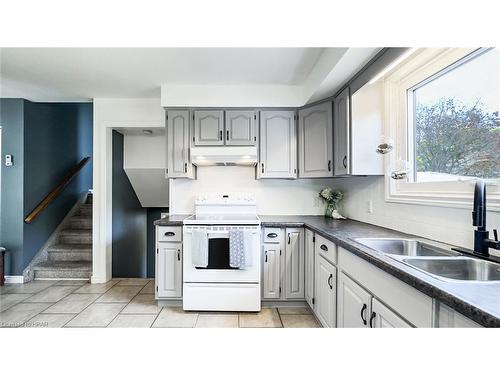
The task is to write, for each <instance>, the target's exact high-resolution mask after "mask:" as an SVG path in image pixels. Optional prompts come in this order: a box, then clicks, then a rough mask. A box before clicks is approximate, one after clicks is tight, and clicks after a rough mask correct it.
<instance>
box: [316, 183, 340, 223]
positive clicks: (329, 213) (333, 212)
mask: <svg viewBox="0 0 500 375" xmlns="http://www.w3.org/2000/svg"><path fill="white" fill-rule="evenodd" d="M319 196H320V197H321V198H322V199H323V200H324V201H325V203H326V208H325V216H326V217H331V218H333V219H345V217H343V216H342V215H341V214H339V212H338V208H339V203H340V201H341V200H342V198H344V194H343V193H342V192H341V191H340V190H333V189H331V188H324V189H323V190H321V191H320V192H319Z"/></svg>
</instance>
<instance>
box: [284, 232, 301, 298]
mask: <svg viewBox="0 0 500 375" xmlns="http://www.w3.org/2000/svg"><path fill="white" fill-rule="evenodd" d="M285 240H286V245H285V264H286V268H285V298H286V299H303V298H304V296H305V293H304V273H305V267H304V260H305V259H304V229H302V228H293V229H287V230H286V236H285Z"/></svg>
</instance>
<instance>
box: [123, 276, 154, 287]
mask: <svg viewBox="0 0 500 375" xmlns="http://www.w3.org/2000/svg"><path fill="white" fill-rule="evenodd" d="M149 281H150V279H139V278H137V279H123V280H120V281H119V282H118V286H131V285H135V286H136V285H140V286H144V285H146V284H147V283H149Z"/></svg>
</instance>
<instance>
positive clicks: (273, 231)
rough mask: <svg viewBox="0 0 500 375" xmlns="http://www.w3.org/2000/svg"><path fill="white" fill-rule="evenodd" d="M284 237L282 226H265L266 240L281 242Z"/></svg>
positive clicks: (268, 241) (267, 241)
mask: <svg viewBox="0 0 500 375" xmlns="http://www.w3.org/2000/svg"><path fill="white" fill-rule="evenodd" d="M282 238H283V231H282V230H281V228H264V242H266V243H280V242H281V240H282Z"/></svg>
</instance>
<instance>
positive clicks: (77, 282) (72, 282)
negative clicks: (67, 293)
mask: <svg viewBox="0 0 500 375" xmlns="http://www.w3.org/2000/svg"><path fill="white" fill-rule="evenodd" d="M88 283H89V281H88V280H61V281H58V282H57V284H56V285H85V284H88Z"/></svg>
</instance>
